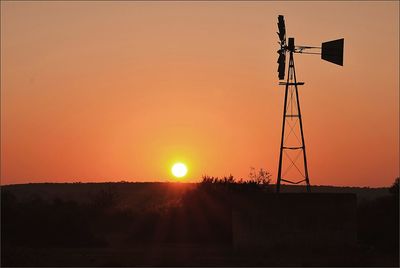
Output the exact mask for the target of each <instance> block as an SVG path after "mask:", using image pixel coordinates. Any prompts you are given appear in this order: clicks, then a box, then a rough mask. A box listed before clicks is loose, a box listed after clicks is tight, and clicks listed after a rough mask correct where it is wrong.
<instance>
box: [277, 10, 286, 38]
mask: <svg viewBox="0 0 400 268" xmlns="http://www.w3.org/2000/svg"><path fill="white" fill-rule="evenodd" d="M278 30H279V32H278V35H279V39H280V40H281V42H283V43H284V42H285V37H286V27H285V19H284V18H283V16H282V15H279V16H278Z"/></svg>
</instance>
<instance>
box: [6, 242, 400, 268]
mask: <svg viewBox="0 0 400 268" xmlns="http://www.w3.org/2000/svg"><path fill="white" fill-rule="evenodd" d="M9 250H10V249H9ZM4 257H5V259H4V260H3V262H4V266H40V267H57V266H69V267H71V266H72V267H81V266H94V267H116V266H117V267H118V266H241V267H248V266H275V267H276V266H283V267H288V266H289V267H293V266H315V267H321V266H328V267H340V266H342V267H349V266H358V267H398V263H399V260H398V255H396V254H395V253H393V252H392V253H388V252H376V251H374V250H373V249H371V248H363V247H358V248H352V249H348V248H347V249H327V248H320V249H317V250H311V251H305V250H301V249H298V248H297V249H296V248H293V249H292V250H291V251H288V250H287V249H279V248H276V249H270V250H268V251H265V252H258V253H256V252H250V253H244V252H235V251H234V250H233V249H232V248H231V247H230V246H226V245H225V246H221V245H189V244H188V245H185V244H177V245H172V244H166V245H155V246H136V247H133V248H57V249H55V248H36V249H34V248H13V249H11V250H10V252H7V253H6V256H4ZM61 264H62V265H61Z"/></svg>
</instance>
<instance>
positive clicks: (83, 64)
mask: <svg viewBox="0 0 400 268" xmlns="http://www.w3.org/2000/svg"><path fill="white" fill-rule="evenodd" d="M279 14H283V15H285V19H286V27H287V34H288V36H293V37H295V38H296V44H303V45H314V46H319V45H320V43H321V42H322V41H328V40H333V39H337V38H341V37H344V38H345V55H344V67H339V66H337V65H334V64H331V63H328V62H326V61H322V60H321V59H320V57H319V56H314V55H298V54H296V55H295V62H296V73H297V76H298V79H299V80H300V81H305V83H306V84H305V86H303V87H301V88H300V98H301V105H302V107H301V108H302V114H303V124H304V132H305V139H306V145H307V156H308V162H309V173H310V181H311V184H324V185H350V186H387V185H389V184H391V183H392V182H393V180H394V178H395V177H396V176H399V164H398V163H399V75H398V74H399V3H398V2H396V1H393V2H327V1H322V2H284V3H281V2H79V1H72V2H53V3H50V2H25V1H21V2H7V1H2V2H1V183H2V184H11V183H26V182H44V181H52V182H65V181H68V182H72V181H82V182H84V181H120V180H139V181H149V180H150V181H155V180H161V181H164V180H171V179H172V178H171V175H170V166H171V165H172V163H174V162H175V161H183V162H185V163H187V164H188V167H189V173H188V181H198V180H199V179H200V178H201V176H202V175H203V174H208V175H214V176H222V175H228V174H229V173H232V174H233V175H234V176H235V177H237V178H240V177H246V176H247V175H248V173H249V171H250V167H251V166H253V167H256V168H260V167H263V168H265V169H267V170H269V171H270V172H271V173H272V175H273V179H274V181H275V179H276V174H277V165H278V156H279V145H280V135H281V124H282V109H283V97H284V90H283V88H282V87H279V86H278V85H277V84H278V79H277V72H276V69H277V64H276V60H277V57H278V54H277V53H276V51H277V50H278V44H277V35H276V31H277V29H276V22H277V16H278V15H279Z"/></svg>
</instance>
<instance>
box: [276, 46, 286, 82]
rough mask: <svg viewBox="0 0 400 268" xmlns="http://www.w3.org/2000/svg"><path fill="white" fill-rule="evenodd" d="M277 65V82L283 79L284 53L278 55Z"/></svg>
mask: <svg viewBox="0 0 400 268" xmlns="http://www.w3.org/2000/svg"><path fill="white" fill-rule="evenodd" d="M278 52H279V51H278ZM277 63H278V77H279V80H283V79H285V63H286V55H285V53H279V58H278V61H277Z"/></svg>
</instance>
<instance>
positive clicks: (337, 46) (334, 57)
mask: <svg viewBox="0 0 400 268" xmlns="http://www.w3.org/2000/svg"><path fill="white" fill-rule="evenodd" d="M277 34H278V36H279V44H280V49H279V50H278V51H277V52H278V54H279V58H278V78H279V80H284V79H285V71H286V70H285V66H286V56H287V54H289V66H288V69H287V75H286V82H279V85H283V86H285V100H284V108H283V124H282V137H281V146H280V154H279V167H278V176H277V182H276V187H277V188H276V190H277V192H278V193H279V192H280V186H281V182H286V183H290V184H300V183H303V182H305V183H306V187H307V192H310V191H311V188H310V178H309V174H308V167H307V156H306V146H305V142H304V133H303V122H302V118H301V111H300V102H299V92H298V89H297V87H298V86H301V85H304V82H297V78H296V71H295V67H294V57H293V55H294V53H300V54H315V55H321V59H323V60H326V61H328V62H331V63H334V64H337V65H340V66H343V46H344V39H343V38H342V39H337V40H333V41H328V42H323V43H322V45H321V47H312V46H296V45H295V42H294V38H292V37H290V38H288V41H286V27H285V19H284V17H283V16H282V15H279V16H278V32H277ZM315 51H318V52H315ZM285 125H288V126H289V127H290V129H289V131H288V133H286V132H285V131H286V129H285ZM296 129H298V130H299V131H298V132H300V133H299V134H300V138H299V137H298V136H299V135H296ZM290 135H292V136H295V137H296V138H297V141H296V142H297V144H294V145H293V143H292V144H288V138H289V136H290ZM288 152H296V153H295V154H294V155H293V154H292V155H291V156H290V155H289V153H288ZM284 156H285V158H286V159H287V160H289V162H290V163H289V165H288V166H287V167H286V170H283V171H282V164H283V157H284ZM300 157H302V159H303V167H299V166H297V165H296V162H297V160H298V159H299V158H300ZM292 168H295V169H296V170H297V171H298V174H300V175H301V177H302V178H301V179H300V180H297V181H293V180H292V179H289V178H286V177H284V176H285V175H286V174H287V172H288V171H289V170H290V169H292Z"/></svg>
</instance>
